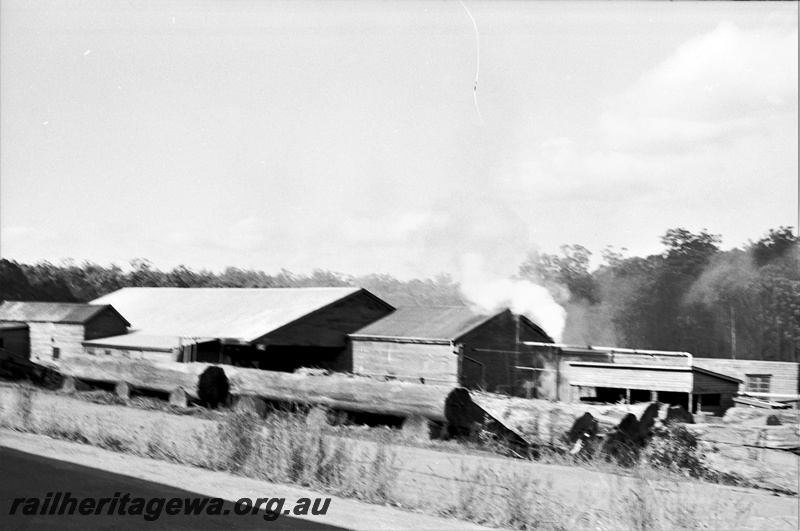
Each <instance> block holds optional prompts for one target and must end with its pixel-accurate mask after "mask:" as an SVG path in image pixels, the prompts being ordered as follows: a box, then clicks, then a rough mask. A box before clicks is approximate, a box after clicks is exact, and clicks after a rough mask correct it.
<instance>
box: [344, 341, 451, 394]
mask: <svg viewBox="0 0 800 531" xmlns="http://www.w3.org/2000/svg"><path fill="white" fill-rule="evenodd" d="M352 355H353V371H354V372H355V373H357V374H365V375H370V376H379V377H383V376H390V377H394V378H398V379H401V380H415V381H419V380H420V378H422V379H424V380H425V383H430V384H434V385H436V384H443V385H447V384H451V385H455V384H458V354H457V353H456V352H454V348H453V345H451V344H449V343H444V344H431V343H419V342H411V341H403V340H402V339H400V338H397V339H393V340H387V341H377V340H368V339H357V338H353V339H352Z"/></svg>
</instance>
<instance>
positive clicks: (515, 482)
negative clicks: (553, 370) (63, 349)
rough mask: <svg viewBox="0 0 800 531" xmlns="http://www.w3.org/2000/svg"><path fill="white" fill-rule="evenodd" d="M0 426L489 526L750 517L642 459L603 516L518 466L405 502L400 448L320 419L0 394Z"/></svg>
mask: <svg viewBox="0 0 800 531" xmlns="http://www.w3.org/2000/svg"><path fill="white" fill-rule="evenodd" d="M101 401H102V400H101ZM0 425H2V426H4V427H7V428H11V429H15V430H19V431H24V432H30V433H37V434H43V435H49V436H51V437H55V438H60V439H66V440H72V441H77V442H82V443H86V444H92V445H95V446H98V447H102V448H106V449H110V450H114V451H118V452H127V453H133V454H136V455H141V456H147V457H151V458H154V459H162V460H168V461H172V462H176V463H181V464H187V465H192V466H197V467H202V468H206V469H211V470H221V471H227V472H231V473H233V474H239V475H243V476H248V477H252V478H257V479H263V480H267V481H271V482H277V483H288V484H295V485H300V486H305V487H310V488H313V489H315V490H319V491H324V492H328V493H331V494H335V495H338V496H342V497H349V498H355V499H359V500H364V501H369V502H372V503H379V504H391V505H399V506H403V507H404V508H407V509H411V510H416V511H420V512H427V513H430V514H437V515H449V516H452V517H455V518H459V519H464V520H470V521H473V522H477V523H483V524H487V525H491V526H496V527H510V528H515V529H579V528H584V529H589V528H591V529H677V528H683V529H686V528H690V529H691V528H705V529H727V528H741V527H746V522H747V516H748V508H747V507H744V506H741V505H737V504H736V503H735V501H734V500H733V499H732V498H731V499H726V498H725V497H724V496H720V497H718V498H714V499H709V498H698V497H691V496H688V495H687V494H686V493H685V490H684V489H682V488H680V486H679V485H678V484H677V483H670V482H666V483H665V481H664V479H665V477H667V476H666V475H665V473H664V472H663V471H661V470H658V469H656V468H653V467H652V466H648V465H646V464H644V461H642V463H641V464H640V465H638V466H636V467H634V468H632V469H630V470H629V473H631V474H633V476H634V477H635V478H636V479H635V481H634V482H631V481H625V482H623V481H620V482H619V483H618V484H617V485H615V486H614V488H612V489H599V491H600V492H599V493H598V494H597V495H598V496H607V497H608V498H609V499H608V500H605V503H604V504H602V505H604V506H605V507H608V509H607V510H599V509H597V508H596V507H597V505H596V504H591V503H588V502H589V500H586V503H574V501H575V500H572V502H573V503H569V504H568V503H565V500H563V499H557V498H556V497H555V496H554V494H553V492H552V489H551V488H550V485H548V484H547V483H546V482H545V481H543V480H540V479H538V478H536V477H533V476H532V475H531V474H530V473H527V472H526V470H527V469H525V468H522V467H520V471H519V472H517V471H513V467H512V468H508V467H507V468H505V469H503V470H499V469H498V470H499V471H498V470H493V469H492V468H490V467H481V466H479V467H477V468H475V467H473V468H468V467H464V468H462V469H461V470H458V471H456V473H455V476H454V479H453V480H452V482H451V485H450V487H449V488H447V489H444V490H441V489H440V490H436V491H435V492H434V491H430V492H429V493H428V494H427V495H426V492H422V493H421V494H420V495H419V496H416V497H413V498H410V497H409V496H408V495H407V494H408V493H407V492H405V491H404V488H402V486H401V485H400V484H399V481H398V478H399V477H400V476H401V474H402V465H403V463H402V462H400V459H401V457H402V454H399V453H398V447H396V446H394V445H392V444H387V443H386V441H383V442H377V443H376V444H369V445H365V444H357V441H353V440H351V439H343V438H341V437H331V436H330V435H329V433H327V432H328V431H329V430H328V428H327V424H326V422H325V415H324V412H320V411H319V410H312V411H310V412H306V413H297V412H295V413H289V412H281V411H276V412H272V413H271V414H269V415H268V416H267V417H266V418H263V419H262V418H258V417H256V416H254V415H250V414H246V413H234V412H227V413H223V412H210V413H201V414H198V415H197V416H191V415H175V414H172V413H171V412H167V411H158V410H155V409H153V410H147V409H135V408H129V407H122V406H120V405H110V404H99V403H92V402H87V401H83V400H77V399H75V398H71V397H68V396H64V395H59V394H56V393H45V392H41V391H39V390H37V389H34V388H31V387H26V386H3V385H0ZM384 432H388V430H384ZM509 470H512V471H511V472H509ZM626 479H627V478H626ZM665 485H666V486H665ZM424 487H425V485H424V483H421V484H420V488H423V489H424Z"/></svg>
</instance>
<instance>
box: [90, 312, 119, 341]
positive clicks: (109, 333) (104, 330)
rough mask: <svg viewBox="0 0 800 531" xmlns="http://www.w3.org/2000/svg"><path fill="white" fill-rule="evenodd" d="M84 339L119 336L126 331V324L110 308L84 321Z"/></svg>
mask: <svg viewBox="0 0 800 531" xmlns="http://www.w3.org/2000/svg"><path fill="white" fill-rule="evenodd" d="M84 328H85V330H86V332H85V333H86V337H85V340H86V341H90V340H92V339H100V338H103V337H113V336H121V335H123V334H127V333H128V325H126V324H125V322H124V321H123V320H122V319H120V318H119V316H118V315H117V314H116V313H115V312H114V311H113V310H110V309H108V308H107V309H106V310H105V311H102V312H100V313H99V314H98V315H95V316H94V317H93V318H91V319H90V320H89V321H88V322H86V323H84Z"/></svg>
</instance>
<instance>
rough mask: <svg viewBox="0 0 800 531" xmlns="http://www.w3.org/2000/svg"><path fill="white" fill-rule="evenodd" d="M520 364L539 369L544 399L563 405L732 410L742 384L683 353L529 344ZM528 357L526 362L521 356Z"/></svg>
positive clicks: (694, 410)
mask: <svg viewBox="0 0 800 531" xmlns="http://www.w3.org/2000/svg"><path fill="white" fill-rule="evenodd" d="M525 346H526V347H529V350H528V351H527V352H526V355H523V360H525V359H533V360H536V361H535V362H534V363H535V364H536V365H537V366H539V367H543V373H544V374H545V375H546V377H545V378H543V379H544V380H546V381H548V382H550V385H547V386H543V387H545V390H544V392H543V397H544V398H550V399H554V400H560V401H565V402H577V401H591V402H605V403H612V402H619V401H623V402H627V403H636V402H649V401H659V402H663V403H667V404H673V405H681V406H683V407H684V408H686V409H687V410H689V411H691V412H693V413H694V412H697V411H703V412H708V413H721V412H723V411H724V410H725V409H727V408H729V407H731V406H733V397H734V396H736V393H737V392H738V389H739V384H740V383H741V380H739V379H738V378H736V377H734V376H731V375H728V374H723V373H721V372H716V371H713V370H710V369H708V368H705V367H702V366H699V365H698V364H696V363H695V362H694V358H693V357H692V355H691V354H689V353H688V352H672V351H655V350H633V349H624V348H616V347H593V346H587V347H580V346H574V345H554V344H546V343H535V342H529V343H527V344H526V345H525ZM526 356H529V358H526Z"/></svg>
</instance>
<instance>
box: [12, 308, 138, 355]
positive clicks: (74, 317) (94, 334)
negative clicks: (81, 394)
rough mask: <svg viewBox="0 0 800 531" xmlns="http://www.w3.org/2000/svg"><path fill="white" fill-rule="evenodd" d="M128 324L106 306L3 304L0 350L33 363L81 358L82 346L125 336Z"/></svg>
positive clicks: (112, 309)
mask: <svg viewBox="0 0 800 531" xmlns="http://www.w3.org/2000/svg"><path fill="white" fill-rule="evenodd" d="M129 325H130V323H129V322H128V321H127V320H126V319H125V318H124V317H122V315H120V314H119V312H118V311H117V310H116V309H115V308H114V307H113V306H111V305H109V304H100V305H90V304H81V303H68V302H27V301H6V302H4V303H3V304H1V305H0V327H2V329H1V330H0V346H2V348H9V345H12V344H13V350H14V353H15V354H17V355H22V356H25V357H30V358H31V359H34V360H52V359H56V360H57V359H60V358H62V357H64V358H68V357H73V356H80V355H82V354H83V346H82V342H83V341H86V340H92V339H97V338H102V337H108V336H116V335H120V334H125V333H126V332H127V331H128V326H129Z"/></svg>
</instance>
